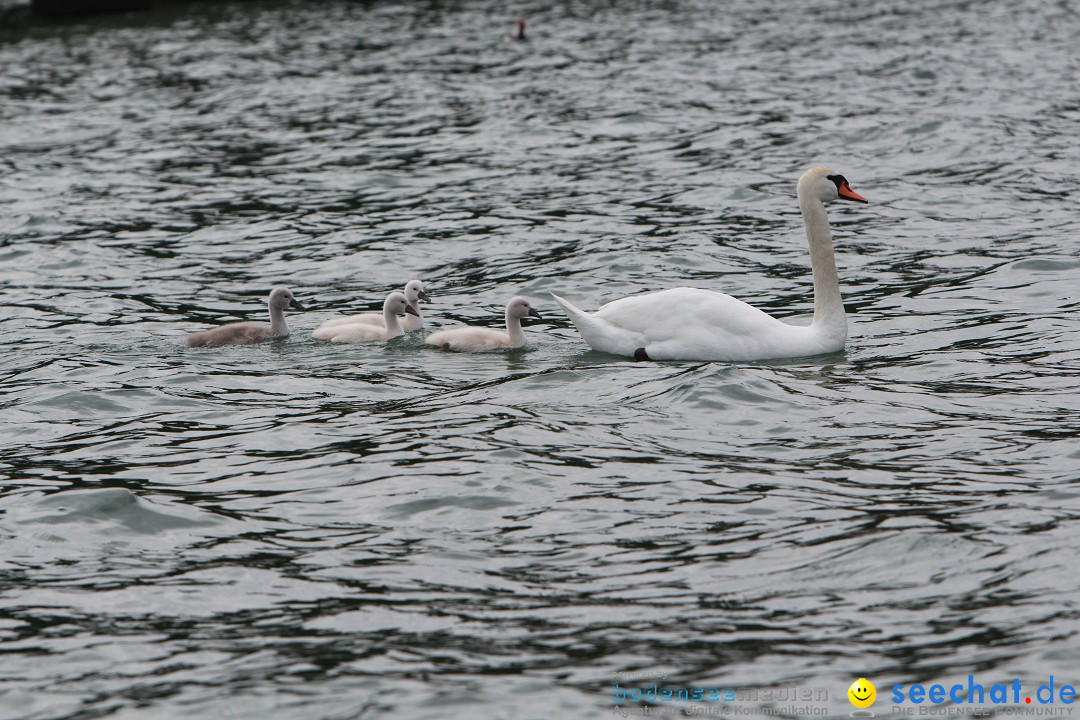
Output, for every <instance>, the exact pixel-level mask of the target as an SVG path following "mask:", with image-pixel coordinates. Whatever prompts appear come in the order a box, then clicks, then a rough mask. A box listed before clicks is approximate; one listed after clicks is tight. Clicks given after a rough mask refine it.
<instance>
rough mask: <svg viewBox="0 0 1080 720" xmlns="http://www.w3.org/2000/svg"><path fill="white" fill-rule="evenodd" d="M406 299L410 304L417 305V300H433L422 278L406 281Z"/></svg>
mask: <svg viewBox="0 0 1080 720" xmlns="http://www.w3.org/2000/svg"><path fill="white" fill-rule="evenodd" d="M405 299H406V300H408V301H409V304H410V305H416V301H417V300H423V301H424V302H431V298H430V297H429V296H428V294H427V293H426V292H424V283H423V282H421V281H420V280H410V281H409V282H407V283H405Z"/></svg>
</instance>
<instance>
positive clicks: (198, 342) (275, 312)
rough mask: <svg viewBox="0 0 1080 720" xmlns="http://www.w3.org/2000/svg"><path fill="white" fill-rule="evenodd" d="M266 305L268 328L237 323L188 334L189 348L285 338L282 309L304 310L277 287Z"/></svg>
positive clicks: (283, 289) (251, 323) (289, 295)
mask: <svg viewBox="0 0 1080 720" xmlns="http://www.w3.org/2000/svg"><path fill="white" fill-rule="evenodd" d="M267 305H269V306H270V324H269V325H267V324H266V323H261V322H238V323H230V324H228V325H222V326H221V327H217V328H214V329H213V330H203V331H202V332H197V333H191V334H190V335H188V337H187V344H188V347H208V346H218V345H249V344H251V343H254V342H259V341H260V340H269V339H270V338H276V337H287V336H288V334H289V326H288V325H286V324H285V308H287V307H291V308H295V309H296V310H303V309H304V306H303V305H301V304H300V303H298V302H297V301H296V298H294V297H293V294H292V291H291V290H289V289H288V288H283V287H276V288H274V289H273V290H271V291H270V297H269V298H268V300H267Z"/></svg>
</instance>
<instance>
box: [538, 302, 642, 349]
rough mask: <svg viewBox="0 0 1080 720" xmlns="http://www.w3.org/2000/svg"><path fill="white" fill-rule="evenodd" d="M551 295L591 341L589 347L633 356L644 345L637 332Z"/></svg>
mask: <svg viewBox="0 0 1080 720" xmlns="http://www.w3.org/2000/svg"><path fill="white" fill-rule="evenodd" d="M551 297H553V298H555V302H557V303H559V306H560V307H562V309H563V312H565V313H566V316H567V317H568V318H570V321H571V322H572V323H574V327H576V328H577V330H578V332H579V333H581V337H583V338H585V342H587V343H589V347H591V348H592V349H593V350H600V351H601V352H609V353H613V354H615V355H629V356H630V357H633V356H634V351H635V350H636V349H637V348H639V347H641V346H642V344H643V341H644V338H642V337H640V336H639V335H638V334H637V333H632V332H630V331H628V330H627V329H626V328H623V327H620V326H618V325H616V324H615V323H613V322H610V321H608V320H604V319H603V318H598V317H596V316H595V315H590V314H589V313H587V312H585V311H583V310H579V309H578V308H576V307H574V306H573V305H572V304H571V303H570V302H568V301H566V300H563V299H562V298H561V297H559V296H558V295H556V294H555V293H551Z"/></svg>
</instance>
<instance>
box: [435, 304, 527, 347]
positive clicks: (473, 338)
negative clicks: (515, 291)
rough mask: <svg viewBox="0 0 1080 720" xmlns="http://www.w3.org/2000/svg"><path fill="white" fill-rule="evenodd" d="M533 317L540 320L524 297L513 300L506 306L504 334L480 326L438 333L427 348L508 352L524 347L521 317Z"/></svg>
mask: <svg viewBox="0 0 1080 720" xmlns="http://www.w3.org/2000/svg"><path fill="white" fill-rule="evenodd" d="M530 315H531V316H532V317H534V318H539V317H540V313H538V312H536V310H534V309H533V308H532V306H531V305H529V301H528V300H526V299H525V298H523V297H512V298H510V302H508V303H506V332H499V331H498V330H491V329H489V328H480V327H464V328H455V329H453V330H440V331H439V332H437V333H432V334H431V335H428V337H427V340H426V342H427V344H428V345H436V346H438V347H441V348H443V349H444V350H456V351H458V352H485V351H488V350H508V349H510V348H518V347H521V346H522V345H524V344H525V332H524V331H523V330H522V329H521V318H523V317H527V316H530Z"/></svg>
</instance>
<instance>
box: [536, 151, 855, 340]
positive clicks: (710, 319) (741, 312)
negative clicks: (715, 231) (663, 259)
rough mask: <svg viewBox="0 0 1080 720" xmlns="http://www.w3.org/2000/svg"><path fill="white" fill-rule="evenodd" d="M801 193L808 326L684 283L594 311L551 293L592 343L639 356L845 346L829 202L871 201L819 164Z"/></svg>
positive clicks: (803, 183)
mask: <svg viewBox="0 0 1080 720" xmlns="http://www.w3.org/2000/svg"><path fill="white" fill-rule="evenodd" d="M798 197H799V208H800V209H801V210H802V216H803V223H804V224H805V225H806V237H807V240H808V241H809V243H810V267H811V268H812V269H813V273H814V319H813V321H812V322H811V323H810V325H808V326H799V325H788V324H787V323H784V322H781V321H779V320H777V319H776V318H774V317H772V316H771V315H767V314H766V313H764V312H762V311H761V310H758V309H757V308H755V307H753V306H751V305H747V304H746V303H744V302H742V301H741V300H736V299H735V298H733V297H731V296H730V295H724V294H723V293H718V292H713V291H712V290H697V289H694V288H686V287H681V288H674V289H671V290H663V291H661V292H656V293H650V294H647V295H636V296H634V297H628V298H623V299H621V300H615V301H614V302H610V303H608V304H606V305H604V306H603V307H601V308H600V309H599V310H597V311H596V312H594V313H591V314H589V313H586V312H583V311H581V310H579V309H578V308H576V307H574V306H573V305H571V304H570V303H569V302H567V301H566V300H564V299H562V298H561V297H559V296H557V295H554V294H553V295H554V297H555V300H556V301H557V302H558V303H559V305H561V306H562V308H563V310H564V311H566V314H567V315H568V316H569V317H570V319H571V320H572V321H573V323H574V325H575V326H577V329H578V332H580V333H581V335H582V337H584V338H585V342H587V343H588V344H589V345H590V346H591V347H592V348H593V349H594V350H601V351H603V352H609V353H614V354H616V355H629V356H631V357H633V358H635V359H637V360H769V359H777V358H794V357H806V356H810V355H820V354H822V353H830V352H836V351H838V350H842V349H843V347H844V343H845V342H846V341H847V318H846V317H845V315H844V303H843V301H842V300H841V299H840V283H839V281H838V280H837V275H836V260H835V257H834V256H833V244H832V234H831V233H830V232H829V219H828V217H827V216H826V215H825V203H827V202H832V201H833V200H837V199H841V200H853V201H855V202H861V203H865V202H868V201H867V199H866V198H864V197H863V196H862V195H859V194H858V193H856V192H855V191H854V190H852V189H851V186H850V185H848V181H847V179H845V178H844V176H843V175H840V174H838V173H836V172H835V171H833V170H830V169H828V168H820V167H819V168H813V169H812V170H808V171H807V172H805V173H804V174H803V176H802V177H801V178H799V186H798Z"/></svg>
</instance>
